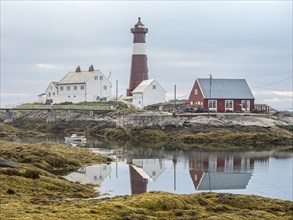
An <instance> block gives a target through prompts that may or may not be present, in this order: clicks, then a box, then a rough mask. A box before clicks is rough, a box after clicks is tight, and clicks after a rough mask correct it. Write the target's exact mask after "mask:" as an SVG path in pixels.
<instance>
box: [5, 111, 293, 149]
mask: <svg viewBox="0 0 293 220" xmlns="http://www.w3.org/2000/svg"><path fill="white" fill-rule="evenodd" d="M56 114H57V115H56V121H55V122H46V113H45V112H44V111H18V112H17V113H16V114H15V115H14V119H13V121H12V122H10V123H4V121H5V115H4V114H3V113H2V114H0V138H9V137H15V136H23V137H25V136H26V137H30V136H44V135H61V136H62V135H63V136H66V135H70V134H72V133H76V134H82V135H85V136H86V137H87V138H101V137H102V138H106V139H107V140H110V141H119V142H121V141H122V142H133V143H135V144H137V143H142V144H144V145H148V146H164V145H170V144H171V145H176V146H183V147H184V146H186V147H207V146H209V147H217V148H218V147H221V146H222V147H223V148H225V147H226V146H227V147H233V146H242V147H248V148H251V147H252V148H253V147H255V148H259V149H262V148H265V149H268V148H270V147H273V146H292V132H293V115H292V112H277V113H275V114H273V115H262V114H211V115H210V117H208V116H207V115H203V114H189V115H188V114H186V115H183V116H180V115H178V116H177V117H173V116H172V114H170V113H162V112H153V111H144V112H137V111H135V112H133V111H125V110H124V111H123V110H121V111H120V110H117V111H104V112H97V113H95V112H94V113H92V114H88V112H83V111H75V112H74V113H72V114H71V116H70V118H67V119H66V120H65V119H64V118H65V114H66V113H65V112H64V111H60V112H57V113H56Z"/></svg>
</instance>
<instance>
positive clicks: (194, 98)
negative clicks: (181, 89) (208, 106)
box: [189, 81, 204, 108]
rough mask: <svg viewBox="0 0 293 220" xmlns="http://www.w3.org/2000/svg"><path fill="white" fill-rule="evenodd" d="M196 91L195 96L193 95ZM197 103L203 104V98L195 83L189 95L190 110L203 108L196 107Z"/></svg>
mask: <svg viewBox="0 0 293 220" xmlns="http://www.w3.org/2000/svg"><path fill="white" fill-rule="evenodd" d="M196 89H197V94H195V90H196ZM198 102H201V103H203V102H204V98H203V94H202V92H201V90H200V88H199V85H198V82H197V81H195V83H194V85H193V88H192V90H191V92H190V95H189V105H190V107H191V108H203V106H199V105H198Z"/></svg>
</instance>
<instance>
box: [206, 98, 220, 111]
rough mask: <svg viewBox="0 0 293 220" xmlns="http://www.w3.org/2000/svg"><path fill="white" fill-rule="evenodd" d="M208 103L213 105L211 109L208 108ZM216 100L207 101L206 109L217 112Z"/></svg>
mask: <svg viewBox="0 0 293 220" xmlns="http://www.w3.org/2000/svg"><path fill="white" fill-rule="evenodd" d="M210 103H215V105H214V104H212V107H211V108H210ZM217 104H218V103H217V100H208V108H209V109H210V110H211V111H217Z"/></svg>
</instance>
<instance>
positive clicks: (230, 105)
mask: <svg viewBox="0 0 293 220" xmlns="http://www.w3.org/2000/svg"><path fill="white" fill-rule="evenodd" d="M225 108H226V109H229V110H233V100H226V101H225Z"/></svg>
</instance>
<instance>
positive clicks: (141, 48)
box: [127, 17, 149, 96]
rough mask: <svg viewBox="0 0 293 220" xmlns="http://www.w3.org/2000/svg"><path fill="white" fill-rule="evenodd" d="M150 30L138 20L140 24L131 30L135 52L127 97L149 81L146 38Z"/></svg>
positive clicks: (133, 53)
mask: <svg viewBox="0 0 293 220" xmlns="http://www.w3.org/2000/svg"><path fill="white" fill-rule="evenodd" d="M147 32H148V29H147V28H146V27H145V26H144V24H143V23H142V22H141V21H140V17H139V18H138V22H137V23H136V24H135V25H134V28H131V33H133V52H132V59H131V70H130V80H129V88H128V89H127V96H132V91H133V90H134V89H135V88H136V87H137V86H138V85H139V84H140V83H141V82H142V81H143V80H148V79H149V75H148V65H147V55H146V45H145V42H146V41H145V37H146V33H147Z"/></svg>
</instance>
